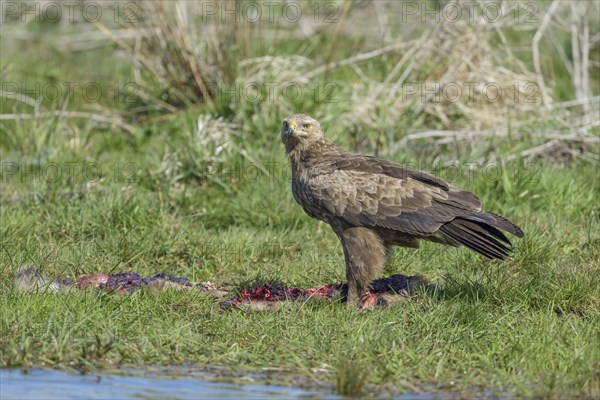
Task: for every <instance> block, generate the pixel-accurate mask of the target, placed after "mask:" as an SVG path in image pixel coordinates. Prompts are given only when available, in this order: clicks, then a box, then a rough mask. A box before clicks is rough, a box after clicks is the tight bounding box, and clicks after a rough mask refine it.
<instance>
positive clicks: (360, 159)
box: [281, 114, 523, 301]
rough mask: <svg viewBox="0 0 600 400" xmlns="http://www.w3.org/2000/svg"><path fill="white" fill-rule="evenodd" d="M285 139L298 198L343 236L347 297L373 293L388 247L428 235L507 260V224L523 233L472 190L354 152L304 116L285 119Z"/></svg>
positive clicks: (511, 230)
mask: <svg viewBox="0 0 600 400" xmlns="http://www.w3.org/2000/svg"><path fill="white" fill-rule="evenodd" d="M281 139H282V140H283V143H284V145H285V151H286V153H287V155H288V157H289V158H290V162H291V165H292V185H291V186H292V194H293V196H294V199H295V200H296V202H297V203H298V204H299V205H300V206H301V207H302V208H303V209H304V211H305V212H306V213H307V214H308V215H310V216H311V217H313V218H316V219H319V220H321V221H324V222H326V223H328V224H329V225H330V226H331V228H332V229H333V231H334V232H335V233H336V235H337V236H338V237H339V239H340V241H341V243H342V247H343V249H344V257H345V260H346V277H347V279H348V299H349V300H350V301H358V299H359V298H360V297H361V296H363V295H364V294H365V293H368V290H369V284H370V283H371V281H372V280H373V279H375V277H376V276H377V275H378V273H379V272H380V271H381V270H382V268H383V266H384V265H385V263H386V261H387V257H388V255H389V252H390V248H391V246H404V247H415V248H416V247H419V243H418V241H419V239H425V240H430V241H434V242H438V243H442V244H446V245H451V246H459V245H463V246H466V247H468V248H469V249H471V250H473V251H476V252H477V253H479V254H481V255H483V256H485V257H487V258H492V259H504V258H506V257H508V255H509V252H510V250H511V243H510V241H509V240H508V238H507V237H506V236H505V235H504V234H503V233H502V231H506V232H509V233H511V234H513V235H515V236H517V237H523V232H522V231H521V229H519V228H518V227H517V226H516V225H514V224H513V223H511V222H510V221H508V220H506V219H505V218H503V217H501V216H499V215H496V214H493V213H490V212H486V211H483V209H482V207H481V202H480V201H479V199H478V198H477V197H476V196H475V195H473V194H472V193H469V192H466V191H463V190H460V189H457V188H455V187H453V186H451V185H449V184H448V183H447V182H445V181H443V180H441V179H439V178H436V177H434V176H432V175H429V174H427V173H425V172H422V171H417V170H414V169H411V168H409V167H406V166H404V165H401V164H396V163H393V162H390V161H386V160H382V159H379V158H375V157H369V156H362V155H358V154H353V153H350V152H348V151H346V150H344V149H342V148H340V147H338V146H336V145H335V144H333V143H332V142H331V141H329V140H328V139H327V138H326V137H325V134H324V132H323V130H322V129H321V126H320V124H319V123H318V122H317V121H316V120H314V119H313V118H311V117H309V116H307V115H304V114H296V115H292V116H290V117H289V118H287V119H286V120H285V121H283V126H282V128H281Z"/></svg>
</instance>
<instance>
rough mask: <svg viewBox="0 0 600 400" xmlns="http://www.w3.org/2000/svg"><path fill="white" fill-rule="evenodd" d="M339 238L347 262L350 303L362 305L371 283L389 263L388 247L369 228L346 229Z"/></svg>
mask: <svg viewBox="0 0 600 400" xmlns="http://www.w3.org/2000/svg"><path fill="white" fill-rule="evenodd" d="M338 236H339V237H340V240H341V242H342V247H343V248H344V258H345V260H346V278H347V279H348V302H349V303H352V304H356V303H359V302H360V303H361V304H362V300H361V299H362V297H363V295H365V293H368V292H369V285H370V283H371V282H372V281H373V280H374V279H375V278H376V277H377V276H378V275H379V273H380V272H381V271H382V270H383V267H384V266H385V263H386V262H387V258H388V257H387V256H388V246H386V245H385V243H384V241H383V239H382V238H381V237H380V236H379V235H378V234H377V233H376V232H374V231H372V230H370V229H368V228H363V227H351V228H346V229H344V230H343V231H341V232H340V233H339V235H338Z"/></svg>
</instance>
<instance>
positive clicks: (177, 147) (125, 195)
mask: <svg viewBox="0 0 600 400" xmlns="http://www.w3.org/2000/svg"><path fill="white" fill-rule="evenodd" d="M39 29H40V30H41V31H43V32H42V33H43V36H44V40H43V41H40V42H35V41H34V42H33V43H30V44H31V47H28V49H27V50H26V51H19V49H18V48H15V47H11V46H10V45H9V44H7V40H6V39H2V40H3V42H2V44H3V45H5V46H6V48H5V49H4V50H5V51H6V52H7V53H6V54H12V55H13V57H3V59H2V60H0V61H1V62H2V64H0V70H1V69H3V68H5V67H6V66H7V62H8V61H7V60H8V59H11V60H13V67H14V71H17V72H15V74H16V75H12V79H14V80H18V81H22V82H30V83H31V82H36V81H39V82H42V83H44V82H48V81H52V80H56V79H58V80H59V81H61V80H65V81H68V80H69V79H74V80H82V81H86V80H93V79H94V78H93V77H94V76H95V73H96V72H95V70H94V68H95V66H96V65H98V68H99V69H102V71H104V72H105V73H106V76H111V79H112V78H113V77H114V78H115V79H117V80H123V81H128V80H130V79H131V77H130V76H129V74H130V72H129V70H128V69H127V68H126V66H124V64H123V61H122V60H120V59H117V60H114V59H113V58H111V57H112V56H111V55H112V49H111V48H109V47H107V48H101V49H98V50H94V51H90V52H82V53H77V55H76V56H73V57H75V58H73V57H70V56H68V55H65V54H62V53H61V54H58V55H57V54H56V50H55V49H50V50H49V49H46V46H47V43H48V42H52V39H53V38H54V40H56V39H58V38H60V37H61V36H60V35H61V34H62V33H64V32H62V33H61V32H60V31H58V32H54V31H53V29H59V28H52V27H51V26H42V27H40V28H39ZM52 32H54V34H55V36H54V37H53V36H52V34H51V33H52ZM513 35H517V33H514V32H513ZM513 35H510V36H509V37H510V38H511V40H517V39H518V36H516V37H513ZM353 40H354V39H352V38H348V39H347V41H348V43H347V44H346V45H339V46H338V47H337V50H336V51H338V52H339V53H340V54H341V56H340V57H347V56H351V55H353V54H354V53H353V52H352V51H350V44H351V43H354V42H353ZM280 42H282V43H283V44H281V43H280V44H279V45H281V46H283V48H282V51H283V52H284V53H286V54H288V53H289V54H297V53H301V54H303V55H304V56H306V57H309V58H311V59H312V58H318V57H319V54H324V52H325V50H324V49H328V48H330V46H331V43H330V42H329V41H328V39H327V37H326V35H316V36H315V37H314V38H313V39H312V40H311V41H307V42H306V43H304V42H302V41H298V39H290V40H289V41H288V42H287V44H286V43H285V41H284V40H283V39H280ZM344 43H345V42H344ZM358 44H360V43H359V42H357V45H358ZM257 46H258V45H257ZM263 47H264V48H263ZM34 48H35V49H37V51H34V50H33V49H34ZM260 49H262V50H260ZM259 50H260V51H264V52H268V51H269V46H267V45H264V46H263V45H261V46H259ZM256 51H258V50H256ZM336 54H337V53H336ZM594 54H595V53H594ZM259 55H260V54H259ZM38 56H39V57H41V58H42V59H44V60H45V62H44V63H35V62H32V60H34V59H35V58H36V57H38ZM98 57H100V58H101V59H102V60H101V61H98V59H99V58H98ZM104 57H105V58H106V59H104ZM336 57H337V56H336ZM550 61H552V60H550ZM550 61H548V62H550ZM553 61H554V62H556V60H553ZM396 62H397V60H387V59H385V60H383V61H376V60H373V61H369V62H368V63H366V67H365V69H366V70H367V71H370V72H371V73H372V75H377V74H381V71H383V70H387V71H389V70H391V68H393V66H394V65H395V63H396ZM380 63H381V64H382V65H379V64H380ZM47 64H50V67H48V66H47ZM317 65H318V63H317ZM334 74H335V79H336V80H337V79H339V80H340V81H342V82H343V83H351V82H352V80H353V79H356V76H355V74H354V72H352V71H350V72H348V70H344V71H337V72H335V73H334ZM379 78H381V77H379ZM379 78H378V79H379ZM555 78H556V79H557V80H559V85H558V86H559V95H560V96H559V97H560V98H565V99H569V98H571V97H569V96H568V94H567V93H566V91H568V87H569V85H568V83H569V81H568V77H566V78H565V77H564V76H556V77H555ZM111 79H107V80H106V81H102V84H106V85H108V86H109V85H110V84H111V82H112V80H111ZM560 79H563V80H562V81H560ZM342 90H345V88H342ZM103 100H106V99H103ZM79 101H81V99H78V100H77V102H76V103H74V104H70V105H69V109H82V108H83V109H87V108H86V107H88V106H89V105H88V104H85V103H79ZM19 106H20V105H19V104H17V103H11V102H10V101H7V102H3V104H2V113H13V112H22V111H20V108H19ZM45 106H46V107H48V108H49V109H59V108H60V106H59V105H52V104H45ZM112 106H114V107H117V108H122V109H128V105H126V104H122V103H120V104H113V105H112ZM78 107H80V108H78ZM220 107H222V108H223V109H222V110H220V113H221V114H223V115H225V116H226V117H227V118H229V119H231V120H235V121H237V122H238V123H239V124H240V126H241V132H239V135H238V136H236V138H235V140H234V143H235V145H236V146H237V150H235V151H233V152H232V153H231V154H229V155H228V156H227V158H226V159H225V161H217V162H213V161H210V160H208V159H207V158H206V153H205V149H204V148H203V147H202V146H201V145H199V144H198V143H196V142H195V141H194V139H193V132H194V129H195V124H196V119H197V116H198V113H199V112H206V110H204V109H191V110H188V111H187V112H185V113H184V114H182V115H178V116H174V117H172V118H168V119H165V120H162V121H161V122H157V123H148V124H140V126H139V128H138V129H137V130H136V132H135V134H129V133H126V132H123V131H120V130H118V129H106V128H103V127H99V126H97V125H95V124H92V123H90V122H88V121H85V120H77V121H75V120H68V119H64V118H57V119H48V120H41V121H37V122H31V121H21V122H16V121H5V120H3V121H0V150H1V152H2V171H1V172H2V174H1V176H0V178H1V190H0V221H1V224H0V299H1V304H2V307H1V308H0V365H1V366H2V367H23V368H30V367H34V366H44V367H52V368H59V369H66V368H74V369H77V370H80V371H83V372H86V371H91V370H95V369H113V368H114V367H119V366H134V367H135V366H138V367H139V366H143V365H164V366H170V365H177V364H186V365H193V366H197V367H199V368H203V367H206V366H219V367H220V368H228V369H235V370H244V371H259V370H261V369H262V368H267V367H268V368H275V369H278V370H279V371H281V374H280V375H279V379H280V380H281V381H285V380H286V379H291V378H290V377H294V376H296V377H297V376H301V377H303V378H308V379H309V380H310V381H312V382H315V383H316V384H318V385H323V386H324V387H326V388H329V389H327V390H334V391H336V392H337V393H340V394H346V395H360V394H368V393H372V392H373V393H382V392H383V393H397V392H408V393H414V392H418V391H423V392H428V391H432V392H435V393H458V392H463V393H465V394H466V395H467V396H469V395H472V396H476V395H486V396H494V395H499V396H507V395H509V396H521V397H522V396H535V397H550V398H559V397H560V398H562V397H583V398H585V397H588V398H597V397H599V396H600V372H599V371H600V345H599V343H600V219H599V217H600V206H599V203H598V200H597V199H598V198H600V184H599V181H598V173H599V172H600V171H598V166H597V165H595V164H591V163H588V162H585V161H572V162H566V163H565V164H564V165H561V166H557V165H554V164H551V163H549V162H543V161H535V162H527V161H519V162H518V163H514V164H510V165H509V166H508V167H503V168H500V167H499V166H498V165H497V164H493V163H489V164H486V165H485V168H483V169H478V170H476V171H475V172H470V171H469V169H468V165H469V164H470V163H473V162H479V161H480V160H481V159H482V158H481V157H482V154H483V155H485V154H488V153H486V152H485V151H479V150H480V149H471V148H466V146H465V147H460V146H455V147H453V146H448V148H445V149H438V148H436V149H433V150H432V149H431V148H429V147H425V148H423V147H417V146H410V147H407V148H406V149H403V151H402V153H394V152H392V151H390V150H389V149H388V146H387V145H388V144H389V143H388V142H390V143H391V142H396V141H397V140H398V139H399V138H401V137H402V135H403V134H405V133H406V132H407V131H410V130H411V129H412V131H414V130H415V129H419V128H423V127H426V126H427V121H423V120H421V121H417V122H415V121H410V120H408V119H407V121H406V122H405V123H406V126H397V127H394V128H393V131H390V132H386V134H388V136H389V137H387V138H386V137H382V139H381V142H382V143H379V136H378V135H379V133H378V134H375V135H374V136H368V135H367V136H368V137H367V136H365V137H366V139H364V140H363V138H362V137H361V136H360V135H359V134H355V133H348V132H344V131H342V130H341V129H340V128H339V127H338V124H336V120H335V119H332V118H329V119H327V118H325V120H324V121H325V122H324V125H326V126H325V127H326V129H327V131H328V132H330V133H331V136H332V137H333V138H334V140H335V141H336V142H338V143H340V144H342V145H344V146H348V147H352V148H353V149H355V150H357V149H358V150H361V151H366V152H370V153H374V152H375V151H379V152H380V155H382V156H384V157H385V158H389V159H392V160H395V161H402V162H410V163H413V165H416V166H418V167H419V168H422V169H430V170H435V172H436V174H437V175H439V176H440V177H442V178H445V179H448V180H449V181H450V182H451V183H452V184H454V185H456V186H458V187H461V188H464V189H467V190H470V191H473V192H474V193H476V194H477V195H478V196H480V197H481V199H482V201H483V203H484V205H485V207H486V209H487V210H489V211H493V212H496V213H499V214H502V215H504V216H506V217H507V218H509V219H511V220H512V221H514V222H515V223H517V224H518V225H519V226H521V228H523V230H524V231H525V233H526V236H525V238H523V239H522V240H518V239H516V240H515V253H514V257H513V259H512V260H508V261H505V262H489V261H486V260H484V259H483V258H481V257H479V256H477V255H475V254H473V253H471V252H469V251H468V250H466V249H455V248H446V247H442V246H440V245H435V244H431V243H425V244H423V246H422V248H421V249H420V250H414V249H397V250H396V251H395V254H394V256H393V257H392V259H391V262H390V264H389V265H388V266H387V268H386V270H385V274H386V275H389V274H394V273H404V274H425V275H426V276H428V277H429V278H430V279H432V280H433V281H435V282H437V283H439V284H440V287H439V289H438V290H437V291H436V292H434V293H425V292H423V293H418V294H416V295H415V296H414V297H412V298H411V299H410V300H408V301H406V302H403V303H401V304H399V305H397V306H394V307H391V308H387V309H375V310H370V311H359V310H353V309H349V308H348V307H346V305H344V304H341V303H339V302H329V301H309V302H306V303H300V304H286V305H284V306H283V307H281V308H280V309H277V310H275V311H270V312H256V311H243V310H229V311H225V310H222V309H221V308H220V307H219V305H218V303H217V302H216V301H214V300H212V299H210V298H206V297H202V296H199V295H198V294H196V293H182V292H169V293H162V294H155V293H143V292H138V293H135V294H133V295H130V296H126V297H123V296H116V295H108V294H105V293H94V292H88V293H68V294H60V295H54V294H49V293H23V292H20V291H17V290H15V288H14V287H13V274H14V273H15V271H16V270H17V269H18V268H19V266H21V265H23V264H32V263H33V264H35V265H37V266H38V267H39V268H40V269H42V270H43V272H44V273H45V274H47V275H49V276H51V277H64V276H66V277H71V278H75V277H77V276H79V275H81V274H86V273H99V272H102V273H106V272H111V271H112V272H118V271H120V270H131V271H135V272H138V273H140V274H155V273H158V272H169V273H173V274H177V275H180V276H184V277H187V278H190V279H192V280H195V281H207V280H210V281H213V282H217V283H219V284H228V285H231V286H232V287H235V286H236V285H238V284H241V283H243V282H249V281H253V280H256V279H260V280H268V281H277V282H282V283H285V284H288V285H293V286H301V287H309V286H316V285H320V284H324V283H333V282H341V281H343V280H344V278H345V277H344V271H345V267H344V262H343V255H342V251H341V247H340V245H339V243H338V241H337V238H336V237H335V235H334V234H333V233H332V232H331V230H330V228H329V227H328V226H326V225H325V224H323V223H319V222H316V221H314V220H311V219H310V218H309V217H308V216H306V215H305V214H304V213H303V212H302V210H300V209H299V207H298V206H297V205H296V204H295V203H294V201H293V200H292V196H291V193H290V191H289V178H290V175H289V174H290V173H289V167H288V165H287V161H286V160H285V158H284V155H283V145H282V144H281V143H280V141H279V137H278V128H279V124H280V120H281V119H282V118H284V117H285V116H286V114H287V113H289V112H291V111H292V110H295V111H306V112H309V113H311V114H314V115H315V116H316V117H318V118H322V117H324V116H325V115H336V113H338V112H339V111H340V110H342V109H343V107H344V103H343V102H338V103H327V104H325V103H318V102H311V101H310V99H303V100H302V102H301V103H298V104H282V105H271V106H269V105H267V106H265V105H263V104H258V105H257V104H249V103H242V104H237V105H236V107H234V108H231V107H230V106H229V105H225V104H221V105H220ZM298 108H302V109H301V110H300V109H298ZM265 110H267V111H268V112H266V111H265ZM554 128H556V127H554V126H552V125H551V124H549V125H548V126H541V125H539V126H537V125H536V126H531V127H528V129H531V131H535V130H539V131H542V132H544V131H552V130H553V129H554ZM493 140H494V142H490V143H478V145H480V148H499V149H500V154H505V153H506V154H508V153H510V152H513V151H514V150H515V149H517V150H518V149H524V148H528V147H532V143H529V141H528V140H529V139H528V137H527V136H524V137H523V138H522V139H520V140H512V139H511V138H510V137H507V138H503V139H499V138H494V139H493ZM375 142H377V143H376V145H370V144H373V143H375ZM365 143H367V145H365ZM240 149H242V150H244V151H245V152H246V153H245V154H246V155H243V154H241V152H240V151H239V150H240ZM249 158H252V159H253V160H255V161H256V162H257V163H260V164H261V165H262V166H263V167H264V168H265V169H266V170H267V171H268V173H265V172H262V171H261V170H260V169H259V168H257V167H256V166H255V165H254V164H253V163H252V162H251V161H249ZM446 160H457V162H458V166H459V168H456V167H443V166H441V162H442V161H446ZM56 168H59V169H60V171H61V173H60V174H59V175H56V174H57V172H56V171H57V170H56Z"/></svg>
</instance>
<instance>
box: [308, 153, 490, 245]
mask: <svg viewBox="0 0 600 400" xmlns="http://www.w3.org/2000/svg"><path fill="white" fill-rule="evenodd" d="M303 186H304V187H303V188H302V189H301V190H300V192H301V193H300V194H299V195H298V196H296V197H297V200H298V202H299V203H300V204H301V205H303V207H304V208H305V210H306V211H307V212H308V213H309V215H311V216H313V217H317V218H319V219H324V220H328V219H330V218H331V217H334V218H341V219H343V220H344V221H345V222H346V223H347V224H348V225H351V226H364V227H370V228H385V229H389V230H394V231H398V232H402V233H405V234H411V235H416V236H429V235H432V234H433V233H435V232H436V231H437V230H438V229H439V228H440V226H441V225H443V224H444V223H446V222H449V221H451V220H453V219H454V218H456V217H457V216H461V215H469V214H474V213H478V212H480V211H481V202H480V201H479V199H478V198H477V197H475V196H474V195H473V194H471V193H469V192H465V191H461V190H458V189H456V188H454V187H452V186H450V185H448V184H447V183H446V182H444V181H443V180H441V179H438V178H436V177H434V176H431V175H428V174H426V173H424V172H421V171H417V170H413V169H410V168H408V167H405V166H403V165H400V164H395V163H392V162H389V161H385V160H380V159H377V158H372V157H365V156H354V157H352V158H349V157H345V158H343V159H339V160H335V161H329V162H325V163H322V164H320V165H318V166H314V167H313V174H311V176H310V177H309V179H307V181H306V182H305V183H304V185H303ZM298 197H301V198H298ZM324 214H325V215H324ZM327 217H329V218H327Z"/></svg>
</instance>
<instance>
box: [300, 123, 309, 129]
mask: <svg viewBox="0 0 600 400" xmlns="http://www.w3.org/2000/svg"><path fill="white" fill-rule="evenodd" d="M302 127H303V128H304V129H308V128H310V124H303V125H302Z"/></svg>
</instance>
